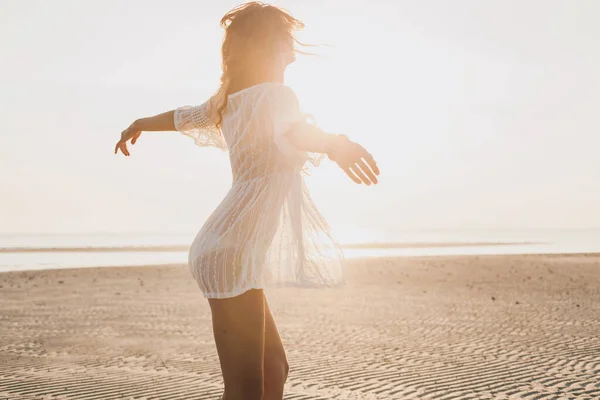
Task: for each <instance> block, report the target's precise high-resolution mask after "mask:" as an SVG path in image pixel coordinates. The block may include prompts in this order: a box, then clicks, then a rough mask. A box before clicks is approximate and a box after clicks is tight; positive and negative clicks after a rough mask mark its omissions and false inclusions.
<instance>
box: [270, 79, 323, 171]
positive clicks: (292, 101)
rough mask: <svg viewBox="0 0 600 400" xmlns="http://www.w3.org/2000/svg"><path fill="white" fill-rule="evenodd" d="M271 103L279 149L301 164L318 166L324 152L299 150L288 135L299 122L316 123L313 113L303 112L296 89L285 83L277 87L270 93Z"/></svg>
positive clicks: (275, 137)
mask: <svg viewBox="0 0 600 400" xmlns="http://www.w3.org/2000/svg"><path fill="white" fill-rule="evenodd" d="M270 105H271V107H272V110H273V113H272V121H273V136H274V137H273V139H274V141H275V144H276V146H277V147H278V148H279V150H280V151H281V152H282V153H283V154H285V155H286V156H287V157H289V158H291V159H292V160H294V161H295V160H297V161H299V162H300V163H301V164H304V163H305V162H306V161H309V162H310V163H311V164H313V165H314V166H318V165H319V164H320V162H321V160H322V159H323V157H324V155H323V154H319V153H311V152H306V151H302V150H298V149H297V148H296V147H295V146H294V145H293V144H292V143H291V142H290V140H289V139H288V136H287V135H286V133H287V132H288V131H289V130H290V128H291V127H292V126H293V125H294V124H296V123H298V122H303V121H309V120H310V121H311V122H312V123H314V118H313V117H312V116H311V115H308V114H303V113H302V111H301V110H300V104H299V102H298V98H297V97H296V94H295V93H294V91H293V90H292V89H291V88H290V87H288V86H284V85H282V86H277V87H275V88H274V89H273V90H272V92H271V93H270ZM305 171H307V169H305Z"/></svg>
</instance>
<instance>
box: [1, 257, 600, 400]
mask: <svg viewBox="0 0 600 400" xmlns="http://www.w3.org/2000/svg"><path fill="white" fill-rule="evenodd" d="M348 276H349V284H348V285H347V286H346V287H344V288H341V289H326V290H314V289H290V288H281V289H272V290H268V291H267V297H268V299H269V304H270V306H271V309H272V311H273V313H274V315H275V319H276V321H277V323H278V326H279V330H280V333H281V335H282V339H283V341H284V344H285V346H286V349H287V352H288V358H289V361H290V365H291V370H290V376H289V380H288V384H287V387H286V397H285V398H286V399H296V400H301V399H438V400H446V399H598V398H600V255H594V254H589V255H585V254H581V255H546V256H543V255H527V256H452V257H418V258H417V257H414V258H387V259H370V260H355V261H351V262H349V263H348ZM221 388H222V383H221V378H220V370H219V364H218V359H217V354H216V350H215V348H214V344H213V338H212V331H211V325H210V312H209V308H208V304H207V302H206V300H205V299H204V298H203V297H202V295H201V294H200V292H199V291H198V289H197V287H196V283H195V282H194V281H193V279H192V277H191V274H190V273H189V271H188V270H187V267H186V266H184V265H174V266H159V267H151V266H148V267H109V268H81V269H64V270H43V271H26V272H6V273H0V400H4V399H15V400H16V399H19V400H23V399H97V400H103V399H147V400H150V399H160V400H167V399H190V400H191V399H195V400H197V399H216V398H218V397H219V395H220V393H221Z"/></svg>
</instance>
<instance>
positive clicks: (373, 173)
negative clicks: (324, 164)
mask: <svg viewBox="0 0 600 400" xmlns="http://www.w3.org/2000/svg"><path fill="white" fill-rule="evenodd" d="M327 147H328V150H327V156H328V157H329V159H330V160H332V161H334V162H335V163H336V164H337V165H339V166H340V168H341V169H343V170H344V172H345V173H346V175H348V177H350V179H352V180H353V181H354V182H356V183H358V184H361V183H365V184H367V185H370V184H371V183H373V184H377V182H378V181H377V175H379V168H378V167H377V163H376V162H375V159H374V158H373V156H372V155H371V153H369V152H368V151H367V150H366V149H365V148H364V147H362V146H361V145H360V144H358V143H356V142H353V141H351V140H350V139H348V137H346V136H345V135H336V136H334V137H333V138H332V139H331V141H330V143H329V145H328V146H327Z"/></svg>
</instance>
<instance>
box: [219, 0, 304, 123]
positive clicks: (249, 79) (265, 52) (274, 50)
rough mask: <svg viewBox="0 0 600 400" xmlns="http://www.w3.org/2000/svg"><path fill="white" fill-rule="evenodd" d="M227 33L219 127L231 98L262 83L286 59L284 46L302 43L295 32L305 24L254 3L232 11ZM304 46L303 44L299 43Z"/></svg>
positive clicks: (225, 24) (226, 23) (224, 20)
mask: <svg viewBox="0 0 600 400" xmlns="http://www.w3.org/2000/svg"><path fill="white" fill-rule="evenodd" d="M221 27H223V28H224V29H225V36H224V38H223V45H222V47H221V56H222V61H221V63H222V64H221V67H222V71H223V73H222V75H221V84H220V87H219V91H218V92H217V94H216V95H215V99H216V101H217V104H216V107H217V110H216V114H217V121H216V125H217V127H220V125H221V122H222V121H223V113H224V111H225V108H226V106H227V96H228V95H229V94H231V93H233V92H234V91H237V90H239V89H242V88H244V87H246V86H251V85H254V84H257V83H260V82H262V81H263V80H265V79H266V78H267V77H268V74H269V72H270V71H271V68H273V66H274V65H275V63H276V62H277V57H281V56H282V49H283V46H285V45H286V44H288V45H290V46H292V49H290V52H295V51H297V50H295V49H294V48H293V44H294V43H299V42H298V41H297V40H296V38H295V37H294V35H293V33H294V31H295V30H299V29H302V28H303V27H304V23H302V21H300V20H298V19H296V18H294V17H292V16H291V15H290V14H288V13H287V12H285V11H283V10H282V9H280V8H278V7H275V6H272V5H269V4H264V3H261V2H258V1H252V2H249V3H245V4H242V5H240V6H237V7H235V8H234V9H232V10H231V11H229V12H228V13H227V14H225V16H224V17H223V18H222V19H221ZM299 44H301V43H299Z"/></svg>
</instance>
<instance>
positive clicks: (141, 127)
mask: <svg viewBox="0 0 600 400" xmlns="http://www.w3.org/2000/svg"><path fill="white" fill-rule="evenodd" d="M174 130H175V110H170V111H167V112H164V113H162V114H158V115H155V116H152V117H146V118H140V119H136V120H135V121H133V123H132V124H131V125H129V127H127V129H125V130H124V131H123V132H121V139H120V140H119V142H118V143H117V145H116V146H115V154H117V152H118V151H119V150H121V152H122V153H123V154H125V155H126V156H128V155H129V150H128V149H127V142H128V141H129V140H131V144H135V142H136V141H137V139H138V138H139V137H140V135H141V134H142V132H144V131H146V132H150V131H174Z"/></svg>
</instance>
